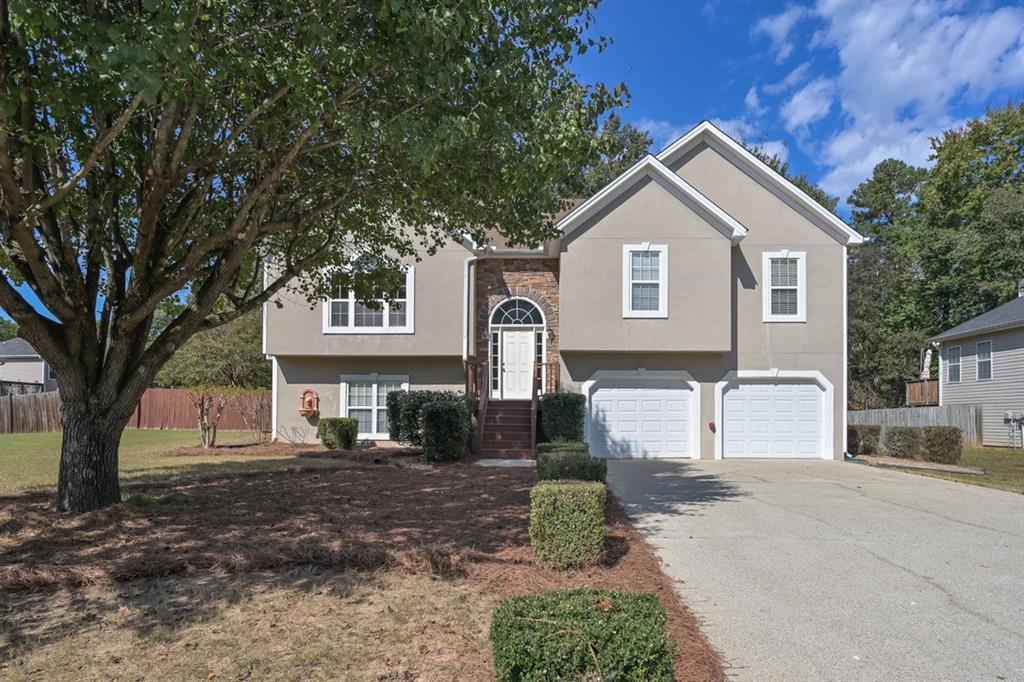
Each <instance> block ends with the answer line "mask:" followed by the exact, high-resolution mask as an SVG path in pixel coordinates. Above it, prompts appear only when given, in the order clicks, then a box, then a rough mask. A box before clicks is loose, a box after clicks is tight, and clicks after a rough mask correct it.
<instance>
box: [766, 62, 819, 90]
mask: <svg viewBox="0 0 1024 682" xmlns="http://www.w3.org/2000/svg"><path fill="white" fill-rule="evenodd" d="M810 72H811V65H810V64H809V63H808V62H804V63H803V64H801V65H800V66H798V67H796V68H795V69H793V70H792V71H790V72H789V73H788V74H786V77H785V78H783V79H782V80H781V81H779V82H778V83H771V84H769V85H766V86H764V87H763V88H761V89H762V90H764V91H765V92H766V93H768V94H769V95H778V94H779V93H780V92H786V91H788V90H792V89H793V88H795V87H796V86H798V85H800V84H801V83H803V82H804V81H805V80H807V77H808V76H809V75H810Z"/></svg>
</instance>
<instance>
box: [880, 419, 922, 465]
mask: <svg viewBox="0 0 1024 682" xmlns="http://www.w3.org/2000/svg"><path fill="white" fill-rule="evenodd" d="M885 454H887V455H889V456H890V457H899V458H900V459H917V458H918V456H919V455H920V454H921V428H920V427H917V426H890V427H888V428H887V429H886V430H885Z"/></svg>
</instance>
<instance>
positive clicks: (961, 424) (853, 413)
mask: <svg viewBox="0 0 1024 682" xmlns="http://www.w3.org/2000/svg"><path fill="white" fill-rule="evenodd" d="M847 417H848V418H847V421H848V422H849V423H850V424H851V425H854V424H857V425H863V426H881V427H882V438H883V439H884V438H885V429H886V428H888V427H890V426H956V427H958V428H959V429H960V430H961V431H962V432H963V435H964V445H981V436H982V433H981V405H941V406H940V405H936V406H934V407H897V408H892V409H887V410H850V411H849V412H847Z"/></svg>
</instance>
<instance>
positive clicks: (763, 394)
mask: <svg viewBox="0 0 1024 682" xmlns="http://www.w3.org/2000/svg"><path fill="white" fill-rule="evenodd" d="M822 397H823V391H822V390H821V388H820V387H819V386H818V385H817V384H815V383H812V382H808V381H785V380H779V381H756V380H748V381H744V380H742V379H741V380H738V382H736V383H734V384H732V385H730V386H727V387H726V390H725V391H724V393H723V397H722V403H723V405H722V412H723V415H724V418H723V422H724V423H723V425H722V428H723V433H722V456H723V457H764V458H769V457H777V458H789V457H808V458H817V457H820V456H821V447H822V445H821V437H822V434H823V432H824V424H823V421H822V419H823V414H822Z"/></svg>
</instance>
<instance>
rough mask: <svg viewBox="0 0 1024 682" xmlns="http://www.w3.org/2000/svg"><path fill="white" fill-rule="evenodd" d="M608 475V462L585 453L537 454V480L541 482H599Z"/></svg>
mask: <svg viewBox="0 0 1024 682" xmlns="http://www.w3.org/2000/svg"><path fill="white" fill-rule="evenodd" d="M607 475H608V462H606V461H604V460H603V459H594V458H592V457H591V456H590V455H588V454H587V453H585V452H572V451H562V450H555V451H554V452H538V453H537V478H538V479H540V480H542V481H549V480H559V479H561V480H568V479H571V480H574V481H600V482H601V483H604V481H605V478H606V477H607Z"/></svg>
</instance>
